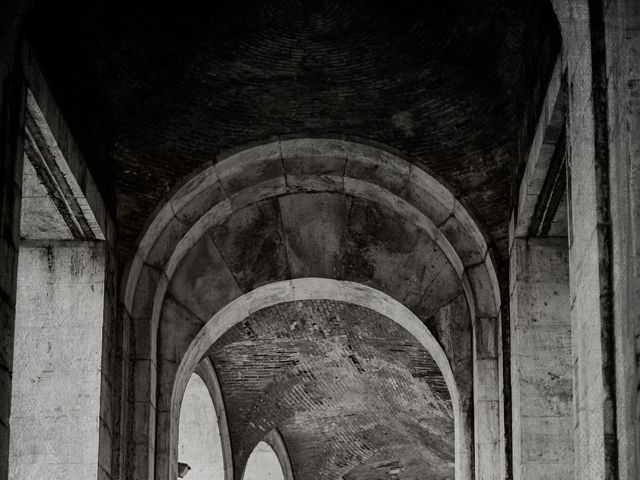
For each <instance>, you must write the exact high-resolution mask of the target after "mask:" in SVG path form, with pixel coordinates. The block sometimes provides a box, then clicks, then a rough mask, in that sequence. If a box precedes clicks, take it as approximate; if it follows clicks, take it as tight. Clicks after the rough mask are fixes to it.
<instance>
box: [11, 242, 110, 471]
mask: <svg viewBox="0 0 640 480" xmlns="http://www.w3.org/2000/svg"><path fill="white" fill-rule="evenodd" d="M19 258H20V259H19V268H18V272H19V275H18V286H17V299H16V305H17V307H16V329H15V351H14V372H13V396H12V399H13V409H12V412H11V428H12V430H11V439H10V440H11V441H10V446H11V447H10V457H9V476H10V478H16V479H25V480H29V479H33V480H36V479H41V478H45V477H53V478H66V479H78V480H80V479H83V480H86V479H89V478H104V477H105V475H104V474H102V473H99V469H100V470H103V469H106V472H107V475H106V476H107V477H108V468H109V463H107V464H106V465H105V464H99V463H100V462H101V460H102V459H100V458H99V456H98V449H99V440H100V438H99V437H100V434H101V433H102V431H103V430H104V428H103V427H102V425H101V424H102V423H105V418H104V417H103V415H105V414H106V415H107V416H108V412H101V397H102V395H101V394H103V393H105V387H104V376H103V375H102V366H103V356H104V354H103V317H104V305H105V249H104V245H103V244H95V243H92V242H90V243H86V242H73V241H69V242H64V243H61V244H58V245H56V244H50V245H46V246H39V247H27V246H22V247H21V248H20V254H19ZM106 423H108V422H106ZM106 454H107V460H108V461H109V460H110V454H109V452H106Z"/></svg>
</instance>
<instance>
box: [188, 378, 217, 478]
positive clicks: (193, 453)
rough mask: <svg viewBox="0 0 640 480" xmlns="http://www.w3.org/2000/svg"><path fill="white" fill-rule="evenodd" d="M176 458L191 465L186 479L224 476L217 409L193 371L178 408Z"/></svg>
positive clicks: (205, 387)
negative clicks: (178, 442)
mask: <svg viewBox="0 0 640 480" xmlns="http://www.w3.org/2000/svg"><path fill="white" fill-rule="evenodd" d="M178 458H179V460H180V462H182V463H186V464H188V465H189V466H190V467H191V470H190V471H189V474H188V478H189V480H211V479H214V478H220V479H222V478H225V476H224V462H223V459H222V458H223V457H222V447H221V444H220V430H219V427H218V419H217V416H216V411H215V408H214V406H213V401H212V400H211V396H210V394H209V390H208V389H207V386H206V385H205V383H204V381H202V379H201V378H200V377H199V376H198V375H197V374H195V373H194V374H192V375H191V379H190V380H189V384H188V385H187V389H186V390H185V392H184V399H183V400H182V408H181V409H180V445H179V449H178Z"/></svg>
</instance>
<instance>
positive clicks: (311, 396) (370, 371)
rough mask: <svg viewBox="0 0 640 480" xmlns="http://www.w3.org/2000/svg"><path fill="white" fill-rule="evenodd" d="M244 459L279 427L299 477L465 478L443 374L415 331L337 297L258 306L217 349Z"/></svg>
mask: <svg viewBox="0 0 640 480" xmlns="http://www.w3.org/2000/svg"><path fill="white" fill-rule="evenodd" d="M209 356H210V358H211V360H212V362H213V364H214V365H215V366H216V370H217V373H218V377H219V380H220V386H221V389H222V392H223V394H224V397H225V404H226V411H227V418H228V421H229V430H230V432H231V442H232V448H233V451H234V458H235V460H236V462H237V463H236V465H237V466H240V465H243V464H244V462H246V460H247V457H248V456H249V454H250V453H251V451H252V450H253V448H254V447H255V445H256V444H257V443H258V442H259V441H260V440H261V439H262V438H263V437H264V435H265V433H266V432H268V431H270V430H271V429H272V428H277V429H278V430H279V431H280V433H281V434H282V436H283V439H284V441H285V444H286V445H287V447H288V452H289V457H290V459H291V463H292V468H293V471H294V475H295V477H296V478H300V479H304V478H317V479H327V480H329V479H336V478H342V477H343V476H345V475H346V477H345V478H347V479H349V480H352V479H353V480H355V479H370V480H371V479H376V478H381V479H388V478H394V475H399V477H396V478H404V479H419V478H431V479H450V478H453V457H454V446H453V441H454V438H453V411H452V406H451V400H450V396H449V392H448V390H447V386H446V384H445V381H444V378H443V376H442V373H441V372H440V370H439V369H438V366H437V365H436V364H435V362H434V360H433V359H432V358H431V355H430V354H429V353H428V352H427V351H426V350H425V349H424V348H423V347H422V346H421V345H420V344H419V343H418V341H417V340H416V339H415V338H413V337H412V336H411V335H410V334H409V333H408V332H407V331H406V330H404V329H403V328H401V327H400V326H398V325H397V324H395V323H394V322H393V321H392V320H390V319H388V318H386V317H383V316H382V315H380V314H378V313H376V312H373V311H372V310H369V309H367V308H364V307H358V306H355V305H352V304H348V303H343V302H334V301H328V300H317V301H301V302H290V303H284V304H281V305H277V306H274V307H269V308H266V309H263V310H261V311H259V312H256V313H255V314H253V315H252V316H250V317H249V318H247V319H246V320H245V321H244V322H243V323H242V324H241V325H238V326H236V327H234V328H232V329H231V330H229V331H228V332H227V333H226V334H225V335H224V336H223V337H222V338H221V339H220V340H219V341H218V342H217V343H216V344H215V345H214V346H213V347H212V348H211V349H210V352H209Z"/></svg>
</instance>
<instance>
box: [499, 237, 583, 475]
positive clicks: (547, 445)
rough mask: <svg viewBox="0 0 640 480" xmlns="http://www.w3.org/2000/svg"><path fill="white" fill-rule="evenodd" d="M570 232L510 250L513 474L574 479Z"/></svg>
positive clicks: (520, 241)
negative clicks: (568, 234)
mask: <svg viewBox="0 0 640 480" xmlns="http://www.w3.org/2000/svg"><path fill="white" fill-rule="evenodd" d="M568 257H569V252H568V246H567V239H566V238H530V239H519V238H517V239H515V240H514V242H513V246H512V250H511V266H510V278H511V286H510V297H511V346H512V348H511V388H512V395H513V396H512V401H513V404H512V408H513V476H514V480H534V479H535V480H545V479H550V480H551V479H553V480H565V479H566V480H570V479H573V470H574V453H573V385H572V377H573V366H572V365H573V362H572V357H571V314H570V303H569V258H568Z"/></svg>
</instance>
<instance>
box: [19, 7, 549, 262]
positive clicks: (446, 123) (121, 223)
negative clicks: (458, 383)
mask: <svg viewBox="0 0 640 480" xmlns="http://www.w3.org/2000/svg"><path fill="white" fill-rule="evenodd" d="M31 25H32V28H31V33H30V40H31V43H32V45H33V47H34V50H35V53H36V57H37V58H38V61H39V62H40V64H41V65H42V67H43V69H44V71H45V74H46V75H47V77H48V78H49V81H50V83H51V84H52V87H53V90H54V94H55V95H56V96H57V97H58V101H59V103H61V105H62V106H63V111H64V112H65V115H67V117H68V120H69V122H70V124H71V126H72V129H73V130H74V132H75V133H76V135H77V136H78V137H79V141H80V143H81V146H82V147H83V149H84V150H85V153H86V154H87V156H88V157H89V160H90V161H91V162H92V163H93V167H94V170H96V171H97V172H98V176H99V177H100V178H104V179H109V178H110V179H112V180H113V182H108V181H105V182H104V185H103V190H104V191H105V192H106V193H107V195H111V196H113V198H114V199H115V202H114V203H117V218H118V233H119V237H118V238H119V248H120V260H121V265H124V264H125V263H126V262H127V261H128V260H129V259H130V256H131V253H132V251H133V249H134V247H135V241H136V239H137V237H138V236H139V234H140V232H141V228H142V226H143V224H144V222H145V220H146V218H147V217H148V216H149V214H150V212H151V211H152V210H153V208H154V207H155V206H156V205H157V204H158V202H159V201H160V200H161V199H162V198H163V197H164V196H165V195H166V194H167V192H168V191H169V190H170V189H171V188H172V187H173V186H174V185H175V183H176V181H177V180H178V179H180V178H181V177H183V176H185V175H187V174H189V173H190V172H191V171H193V170H194V169H195V168H197V167H198V166H199V165H201V164H202V163H203V162H205V161H211V160H214V159H215V157H216V155H217V154H219V153H220V152H221V151H224V150H226V149H230V148H238V147H240V146H243V145H246V144H248V143H251V142H262V141H265V140H267V139H270V138H273V137H274V136H284V135H311V136H314V135H315V136H349V137H356V138H360V139H365V140H368V141H374V142H379V143H381V144H385V145H388V146H390V147H393V148H396V149H398V150H399V151H401V152H403V153H404V154H406V155H408V156H409V158H410V159H412V161H414V162H415V163H416V164H418V165H420V166H423V167H425V168H426V169H429V170H430V171H432V172H434V173H435V174H436V176H438V177H440V178H441V179H442V180H443V181H444V182H445V183H446V184H447V185H449V186H450V187H451V189H452V190H453V191H454V192H455V193H456V194H457V195H458V196H459V197H460V198H462V199H463V200H464V201H465V202H466V203H467V204H468V205H469V206H470V207H471V209H472V210H473V211H474V212H475V214H476V217H477V218H478V220H479V223H480V224H481V225H482V226H483V228H485V229H486V231H487V233H488V235H489V239H490V241H491V242H493V243H494V244H495V245H496V246H497V247H498V252H499V253H504V252H503V248H504V243H505V239H506V237H507V230H508V228H507V222H508V210H509V208H508V201H509V190H510V182H511V175H512V173H513V172H514V170H517V167H518V164H519V162H520V161H521V157H522V152H523V145H526V144H528V142H527V139H528V138H529V137H530V134H531V127H532V125H533V123H534V122H533V119H535V118H536V112H537V109H538V108H537V107H538V104H539V100H540V97H541V95H542V94H543V93H544V87H545V85H546V79H547V78H548V75H549V73H550V69H551V67H552V66H553V61H554V58H555V55H556V53H557V50H558V45H559V33H558V30H557V26H556V24H555V19H554V17H553V13H552V11H551V7H550V6H549V5H548V4H547V2H544V1H539V0H530V1H525V0H522V1H517V2H514V1H511V0H487V1H481V2H480V1H477V0H449V1H408V0H400V1H382V0H373V1H372V0H367V1H349V2H346V1H338V0H305V1H303V0H270V1H265V0H243V1H236V0H223V1H214V2H205V1H195V0H186V1H184V2H180V3H179V4H178V3H175V2H173V3H168V4H166V5H165V3H164V2H155V3H149V2H124V1H122V2H107V1H94V2H86V1H64V2H63V1H60V0H51V1H46V2H38V4H37V6H36V8H35V9H34V11H33V12H32V15H31ZM110 190H112V191H110Z"/></svg>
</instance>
